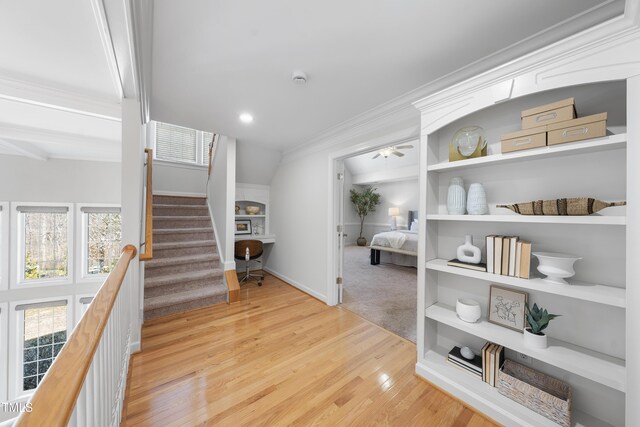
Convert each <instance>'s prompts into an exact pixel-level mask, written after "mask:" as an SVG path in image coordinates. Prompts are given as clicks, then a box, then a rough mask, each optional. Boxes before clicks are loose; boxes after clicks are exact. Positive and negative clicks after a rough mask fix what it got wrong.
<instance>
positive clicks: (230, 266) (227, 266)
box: [222, 261, 236, 271]
mask: <svg viewBox="0 0 640 427" xmlns="http://www.w3.org/2000/svg"><path fill="white" fill-rule="evenodd" d="M222 264H223V265H224V271H229V270H235V269H236V262H235V261H223V262H222Z"/></svg>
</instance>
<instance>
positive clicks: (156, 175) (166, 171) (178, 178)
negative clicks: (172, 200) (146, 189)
mask: <svg viewBox="0 0 640 427" xmlns="http://www.w3.org/2000/svg"><path fill="white" fill-rule="evenodd" d="M153 192H154V194H165V195H173V194H176V195H185V196H204V195H205V193H206V192H207V167H206V166H195V165H181V164H176V163H170V162H163V161H160V160H154V162H153Z"/></svg>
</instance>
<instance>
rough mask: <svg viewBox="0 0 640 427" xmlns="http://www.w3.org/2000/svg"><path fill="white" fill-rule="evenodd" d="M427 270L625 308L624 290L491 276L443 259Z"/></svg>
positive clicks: (538, 279) (579, 283)
mask: <svg viewBox="0 0 640 427" xmlns="http://www.w3.org/2000/svg"><path fill="white" fill-rule="evenodd" d="M427 269H428V270H434V271H441V272H444V273H450V274H455V275H458V276H465V277H472V278H474V279H480V280H485V281H487V282H494V283H500V284H503V285H509V286H513V287H516V288H521V289H529V290H533V291H540V292H546V293H548V294H554V295H562V296H565V297H569V298H575V299H580V300H584V301H591V302H595V303H599V304H605V305H611V306H614V307H621V308H625V307H626V305H627V304H626V291H625V289H624V288H616V287H613V286H605V285H599V284H595V283H586V282H579V281H574V280H571V284H570V285H562V284H558V283H551V282H547V281H546V280H543V279H541V278H537V277H536V278H531V279H521V278H519V277H511V276H503V275H500V274H491V273H487V272H484V271H475V270H469V269H467V268H460V267H452V266H450V265H447V260H445V259H433V260H431V261H427Z"/></svg>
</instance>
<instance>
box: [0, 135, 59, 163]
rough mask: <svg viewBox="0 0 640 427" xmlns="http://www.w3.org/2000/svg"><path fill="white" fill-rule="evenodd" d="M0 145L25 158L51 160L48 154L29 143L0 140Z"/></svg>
mask: <svg viewBox="0 0 640 427" xmlns="http://www.w3.org/2000/svg"><path fill="white" fill-rule="evenodd" d="M0 145H2V146H3V147H4V148H5V149H8V150H9V152H15V154H18V155H21V156H25V157H28V158H30V159H34V160H42V161H46V160H48V159H49V155H48V154H47V153H46V152H44V151H43V150H41V149H39V148H38V147H36V146H34V145H33V144H31V143H29V142H25V141H22V142H14V141H8V140H6V139H3V138H0Z"/></svg>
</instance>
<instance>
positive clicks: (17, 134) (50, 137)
mask: <svg viewBox="0 0 640 427" xmlns="http://www.w3.org/2000/svg"><path fill="white" fill-rule="evenodd" d="M0 138H2V139H5V140H10V141H20V142H21V143H22V142H28V143H31V144H47V145H48V144H50V145H74V146H76V147H78V149H81V148H93V149H97V150H98V152H100V153H104V152H105V150H106V152H110V151H112V148H111V147H115V148H117V149H119V146H120V143H119V141H115V140H110V139H105V138H96V137H91V136H86V135H78V134H71V133H66V132H56V131H52V130H47V129H35V128H28V127H23V126H15V125H12V124H6V123H0ZM49 157H50V158H54V157H56V156H55V154H54V153H51V155H50V156H49ZM92 160H96V161H100V160H102V159H101V158H99V157H97V156H96V157H94V158H93V159H92Z"/></svg>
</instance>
